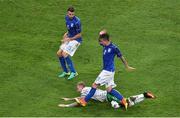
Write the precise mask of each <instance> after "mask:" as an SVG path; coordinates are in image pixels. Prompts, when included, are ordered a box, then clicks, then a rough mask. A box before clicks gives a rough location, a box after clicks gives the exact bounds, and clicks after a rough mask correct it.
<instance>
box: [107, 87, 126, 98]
mask: <svg viewBox="0 0 180 118" xmlns="http://www.w3.org/2000/svg"><path fill="white" fill-rule="evenodd" d="M109 93H110V94H111V95H113V96H115V97H116V98H117V99H118V100H120V101H121V100H122V99H123V96H122V95H121V94H120V93H119V92H118V91H116V90H115V89H112V90H111V91H110V92H109Z"/></svg>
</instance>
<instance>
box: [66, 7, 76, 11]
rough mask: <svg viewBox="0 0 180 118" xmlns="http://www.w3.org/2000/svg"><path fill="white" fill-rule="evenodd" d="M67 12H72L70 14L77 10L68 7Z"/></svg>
mask: <svg viewBox="0 0 180 118" xmlns="http://www.w3.org/2000/svg"><path fill="white" fill-rule="evenodd" d="M67 11H70V12H75V9H74V7H73V6H70V7H68V9H67Z"/></svg>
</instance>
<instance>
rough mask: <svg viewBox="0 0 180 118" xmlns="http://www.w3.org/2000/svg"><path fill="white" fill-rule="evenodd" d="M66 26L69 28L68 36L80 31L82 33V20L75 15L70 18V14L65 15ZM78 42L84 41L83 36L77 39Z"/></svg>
mask: <svg viewBox="0 0 180 118" xmlns="http://www.w3.org/2000/svg"><path fill="white" fill-rule="evenodd" d="M65 20H66V27H67V30H68V37H70V38H71V37H74V36H75V35H77V34H78V33H81V21H80V19H79V18H78V17H76V16H74V17H73V18H72V19H70V18H69V17H68V16H66V17H65ZM76 41H78V42H80V43H81V42H82V38H78V39H76Z"/></svg>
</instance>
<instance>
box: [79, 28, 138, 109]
mask: <svg viewBox="0 0 180 118" xmlns="http://www.w3.org/2000/svg"><path fill="white" fill-rule="evenodd" d="M99 43H100V45H102V46H103V70H102V72H101V73H100V74H99V76H98V77H97V78H96V80H95V82H94V83H93V84H92V87H91V90H90V91H89V93H88V94H87V95H86V96H85V97H84V98H78V99H76V100H77V102H78V103H79V104H81V105H82V106H86V104H87V103H88V102H89V100H90V99H91V98H92V97H93V95H94V94H95V92H96V90H97V87H98V86H102V85H105V86H106V88H107V92H108V94H111V95H113V96H115V97H116V98H117V99H118V100H119V101H120V102H121V104H122V105H123V106H124V107H125V109H127V105H128V104H127V102H126V99H125V98H124V97H123V96H122V95H121V94H120V93H119V92H118V91H117V90H115V89H114V87H116V84H115V83H114V74H115V67H114V57H115V56H117V57H118V58H119V59H120V60H121V61H122V62H123V64H124V65H125V68H126V69H127V70H128V71H133V70H135V68H133V67H130V66H129V65H128V63H127V61H126V60H125V58H124V57H123V56H122V54H121V52H120V50H119V48H118V47H117V46H116V45H115V44H113V43H112V42H111V41H110V39H109V35H108V33H107V32H106V31H105V30H103V31H101V32H100V33H99Z"/></svg>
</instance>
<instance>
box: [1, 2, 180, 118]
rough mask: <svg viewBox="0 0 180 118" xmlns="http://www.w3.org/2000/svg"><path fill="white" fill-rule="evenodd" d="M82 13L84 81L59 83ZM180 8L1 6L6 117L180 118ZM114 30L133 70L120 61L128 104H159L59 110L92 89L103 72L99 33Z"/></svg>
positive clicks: (78, 57)
mask: <svg viewBox="0 0 180 118" xmlns="http://www.w3.org/2000/svg"><path fill="white" fill-rule="evenodd" d="M69 5H73V6H75V8H76V15H77V16H78V17H80V19H81V22H82V28H83V43H82V45H81V46H80V47H79V49H78V50H77V52H76V54H75V56H74V57H73V61H74V63H75V67H76V69H77V71H78V73H79V76H78V77H77V78H75V79H74V80H72V81H68V80H65V79H59V78H58V77H57V74H58V73H59V72H60V71H61V70H60V68H59V62H58V58H57V57H56V51H57V50H58V48H59V44H60V39H61V36H62V34H63V33H64V32H65V31H66V28H65V22H64V16H65V13H66V9H67V7H68V6H69ZM179 6H180V0H0V116H96V117H99V116H180V95H179V91H180V7H179ZM102 28H106V29H107V30H108V32H109V33H110V34H111V39H112V41H113V42H115V43H116V44H118V45H119V47H120V49H121V51H122V53H123V55H124V56H125V57H126V59H127V60H128V62H129V64H130V65H131V66H133V67H136V68H137V70H136V71H135V72H132V73H128V72H126V71H125V69H124V67H123V64H122V63H121V62H120V61H118V60H117V59H116V71H117V72H116V75H115V82H116V83H117V85H118V86H117V88H116V89H117V90H119V91H120V92H121V93H122V94H123V95H124V96H130V95H134V94H138V93H141V92H143V91H145V90H150V91H152V92H153V93H154V94H155V95H156V96H157V99H155V100H147V101H144V102H143V103H142V104H139V105H137V106H134V107H132V108H129V109H128V111H123V110H114V109H113V108H111V107H110V106H109V105H108V104H107V103H99V102H93V101H92V102H90V103H89V104H88V106H87V107H81V108H58V107H57V104H59V103H60V102H63V101H62V100H60V98H61V97H74V96H78V95H79V94H78V93H76V91H75V85H76V83H77V82H78V81H84V82H86V83H87V85H89V86H90V85H91V84H92V82H93V81H94V80H95V78H96V77H97V75H98V74H99V73H100V71H101V66H102V59H101V57H102V55H101V53H102V47H100V46H99V45H98V42H97V37H98V32H99V31H100V30H101V29H102Z"/></svg>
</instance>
